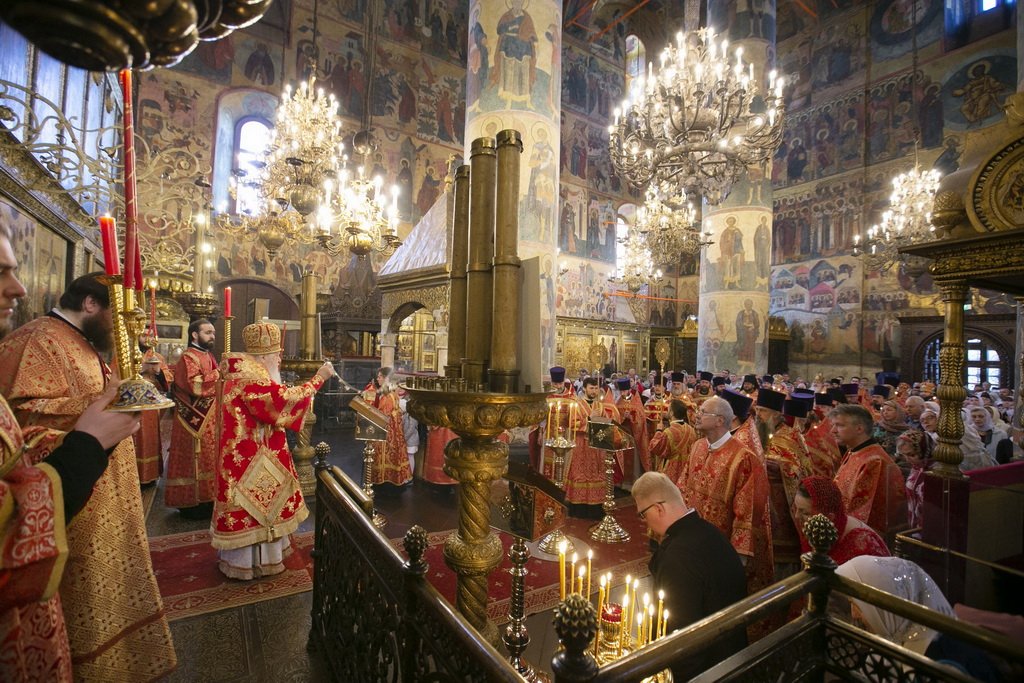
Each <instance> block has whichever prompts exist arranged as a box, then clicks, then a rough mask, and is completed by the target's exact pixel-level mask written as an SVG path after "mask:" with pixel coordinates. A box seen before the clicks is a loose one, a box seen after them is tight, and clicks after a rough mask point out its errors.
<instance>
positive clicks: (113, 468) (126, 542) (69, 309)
mask: <svg viewBox="0 0 1024 683" xmlns="http://www.w3.org/2000/svg"><path fill="white" fill-rule="evenodd" d="M111 331H112V321H111V315H110V300H109V295H108V293H107V288H106V287H105V286H104V285H102V284H100V283H99V282H97V281H96V278H95V276H94V275H85V276H82V277H80V278H78V279H76V280H75V281H73V282H72V283H71V284H70V285H69V286H68V289H67V291H65V292H64V294H63V295H62V296H61V299H60V305H59V306H58V307H57V308H55V309H54V310H53V311H51V312H50V313H49V314H47V315H46V316H44V317H41V318H37V319H36V320H33V321H32V322H29V323H27V324H25V325H23V326H22V327H20V328H18V329H17V330H15V331H14V332H13V333H11V334H10V335H8V336H7V337H6V338H5V339H4V340H3V341H2V342H0V394H2V395H3V396H5V397H6V398H7V400H8V402H9V403H10V405H11V408H12V409H13V410H14V414H15V417H16V418H17V420H18V422H19V423H20V424H21V426H22V428H25V429H27V428H31V427H37V426H39V427H47V428H49V429H53V430H57V431H61V432H68V431H71V430H72V429H73V427H74V425H75V423H76V421H77V420H78V418H79V417H80V416H81V415H82V413H83V411H84V410H85V409H86V406H88V405H89V403H91V402H92V401H94V400H95V399H96V397H97V396H98V395H100V394H101V393H102V392H103V390H104V387H105V386H106V382H107V381H108V379H109V376H110V370H109V368H108V367H107V365H106V363H104V362H103V359H102V358H101V357H100V355H99V354H100V352H103V351H107V350H108V349H109V348H110V346H111V343H112V340H111ZM28 457H29V458H30V459H33V461H34V459H35V458H38V457H39V456H38V454H33V453H31V452H29V453H28ZM67 542H68V549H69V553H68V560H67V566H66V568H65V570H64V578H63V580H62V582H61V585H60V596H61V601H62V602H63V607H64V618H65V620H66V622H67V631H68V640H69V642H70V646H71V656H72V667H73V669H74V672H75V677H76V678H77V679H80V680H88V681H118V682H122V681H148V680H153V679H155V678H157V677H159V676H161V675H163V674H165V673H167V672H169V671H170V670H171V669H173V668H174V666H175V664H176V659H175V654H174V646H173V644H172V643H171V633H170V629H169V628H168V625H167V618H166V616H165V615H164V610H163V603H162V601H161V599H160V593H159V590H158V589H157V584H156V578H155V576H154V575H153V565H152V562H151V560H150V555H149V544H148V541H147V539H146V528H145V524H144V521H143V511H142V498H141V495H140V492H139V474H138V469H137V467H136V463H135V449H134V447H133V445H132V441H131V439H126V440H124V441H122V442H121V443H120V444H118V446H117V447H116V448H115V449H114V451H113V453H111V455H110V463H109V465H108V467H107V470H106V472H105V473H104V474H103V476H101V477H100V478H99V481H97V483H96V486H95V487H94V489H93V493H92V498H91V499H90V500H89V503H88V504H87V505H86V506H85V508H84V509H83V510H82V511H81V512H80V513H79V514H78V516H77V517H76V518H75V523H74V524H73V525H72V526H71V527H70V528H69V529H68V533H67Z"/></svg>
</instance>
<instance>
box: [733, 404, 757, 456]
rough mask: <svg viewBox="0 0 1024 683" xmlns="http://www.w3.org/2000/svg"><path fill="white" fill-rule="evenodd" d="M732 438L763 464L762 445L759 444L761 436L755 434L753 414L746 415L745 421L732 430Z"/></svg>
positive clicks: (755, 426) (755, 424)
mask: <svg viewBox="0 0 1024 683" xmlns="http://www.w3.org/2000/svg"><path fill="white" fill-rule="evenodd" d="M732 436H733V438H734V439H739V441H740V443H741V444H743V445H744V446H746V447H747V448H749V449H750V451H751V452H752V453H753V454H754V455H756V456H757V459H758V460H760V461H761V462H762V463H763V462H764V445H763V444H762V443H761V435H760V434H758V433H757V423H756V422H755V420H754V415H753V413H751V414H750V415H748V416H747V419H746V420H744V421H743V422H742V423H740V426H739V427H737V428H736V429H734V430H733V432H732Z"/></svg>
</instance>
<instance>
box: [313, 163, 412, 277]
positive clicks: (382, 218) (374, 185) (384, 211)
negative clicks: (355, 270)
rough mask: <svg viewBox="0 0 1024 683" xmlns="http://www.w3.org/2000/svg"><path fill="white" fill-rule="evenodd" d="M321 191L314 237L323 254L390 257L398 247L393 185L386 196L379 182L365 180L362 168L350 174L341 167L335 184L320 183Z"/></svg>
mask: <svg viewBox="0 0 1024 683" xmlns="http://www.w3.org/2000/svg"><path fill="white" fill-rule="evenodd" d="M345 159H346V160H347V157H346V158H345ZM324 190H325V192H326V195H325V198H324V203H323V204H321V206H320V209H319V211H318V212H317V221H316V225H317V230H316V237H317V241H318V242H319V243H320V246H321V247H323V248H324V249H325V250H326V251H327V253H329V254H331V255H332V256H337V255H338V254H339V253H341V252H343V251H349V252H351V253H353V254H355V255H356V256H358V257H359V258H364V257H365V256H366V255H367V254H369V253H370V252H371V251H375V252H378V253H380V254H383V255H384V256H390V255H391V254H393V253H394V252H395V249H397V248H398V247H399V246H400V245H401V244H402V241H401V240H400V239H398V229H397V226H398V187H397V186H394V187H392V188H391V193H390V197H389V196H388V194H387V193H385V192H384V181H383V179H382V178H381V177H380V176H377V177H375V178H373V179H372V180H370V179H368V178H367V177H366V169H365V167H364V166H359V167H358V168H357V169H356V171H355V173H354V174H352V173H350V172H349V170H348V169H347V168H342V170H341V171H340V173H339V174H338V181H337V183H334V182H333V181H331V180H326V181H324Z"/></svg>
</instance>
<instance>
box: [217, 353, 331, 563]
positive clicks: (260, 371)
mask: <svg viewBox="0 0 1024 683" xmlns="http://www.w3.org/2000/svg"><path fill="white" fill-rule="evenodd" d="M222 367H224V368H225V372H224V398H223V407H222V408H221V419H222V421H223V423H222V434H221V448H220V463H219V469H218V471H217V499H216V501H215V502H214V507H213V523H212V524H211V527H212V532H213V539H212V544H213V547H214V548H220V549H231V548H244V547H245V546H249V545H255V544H257V543H269V542H271V541H276V540H277V539H279V538H282V537H283V536H286V535H288V534H290V533H292V532H293V531H295V529H296V528H298V526H299V524H300V523H301V522H302V520H304V519H305V518H306V516H307V515H308V514H309V510H308V509H307V508H306V503H305V501H304V500H303V499H302V491H301V489H300V488H299V477H298V474H296V472H295V463H294V462H293V461H292V454H291V453H290V452H289V450H288V439H287V436H286V435H285V430H286V429H290V430H292V431H298V430H300V429H302V422H303V420H304V419H305V417H306V412H307V411H308V410H309V409H310V407H312V405H313V396H314V395H315V394H316V392H317V390H318V389H319V388H320V387H321V386H323V383H324V381H323V379H321V378H320V376H319V375H316V376H314V377H313V379H311V380H309V381H308V382H305V383H304V384H299V385H297V386H294V387H287V386H285V385H283V384H277V383H275V382H273V381H272V380H271V379H270V376H269V374H268V373H267V370H266V369H265V368H264V367H263V366H262V365H260V364H258V363H256V362H255V361H253V360H252V359H251V358H249V357H247V356H244V355H242V354H228V355H226V356H225V358H224V363H223V365H222Z"/></svg>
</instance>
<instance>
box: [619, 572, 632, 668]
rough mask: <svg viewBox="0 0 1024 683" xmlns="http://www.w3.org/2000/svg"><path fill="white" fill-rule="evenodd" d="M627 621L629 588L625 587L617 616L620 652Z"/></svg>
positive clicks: (624, 642) (623, 642) (623, 643)
mask: <svg viewBox="0 0 1024 683" xmlns="http://www.w3.org/2000/svg"><path fill="white" fill-rule="evenodd" d="M628 623H629V588H628V587H627V588H626V594H625V595H623V596H622V616H620V617H619V652H620V653H621V652H622V648H623V647H624V646H625V644H626V629H627V628H631V627H627V626H626V624H628Z"/></svg>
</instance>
